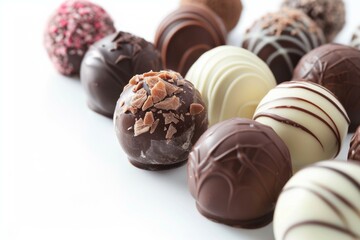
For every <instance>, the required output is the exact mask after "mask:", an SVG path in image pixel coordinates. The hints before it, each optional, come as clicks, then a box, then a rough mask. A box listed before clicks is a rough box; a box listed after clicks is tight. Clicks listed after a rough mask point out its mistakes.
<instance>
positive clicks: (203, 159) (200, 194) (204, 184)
mask: <svg viewBox="0 0 360 240" xmlns="http://www.w3.org/2000/svg"><path fill="white" fill-rule="evenodd" d="M291 175H292V172H291V160H290V154H289V150H288V149H287V147H286V145H285V143H284V142H283V141H282V140H281V138H280V137H279V136H278V135H277V134H276V133H275V132H274V131H273V130H272V129H271V128H270V127H268V126H265V125H263V124H261V123H258V122H255V121H253V120H249V119H241V118H233V119H229V120H226V121H223V122H220V123H218V124H216V125H214V126H212V127H210V128H209V129H208V130H207V131H206V132H205V133H204V134H203V135H202V136H201V138H200V139H199V140H198V141H197V143H196V144H195V146H194V148H193V150H192V151H191V153H190V155H189V161H188V184H189V189H190V192H191V194H192V196H193V197H194V198H195V200H196V206H197V208H198V210H199V212H200V213H201V214H203V215H204V216H205V217H207V218H209V219H211V220H214V221H216V222H220V223H224V224H227V225H231V226H236V227H242V228H259V227H262V226H265V225H266V224H268V223H270V222H271V221H272V216H273V211H274V207H275V203H276V200H277V198H278V195H279V194H280V191H281V189H282V188H283V186H284V185H285V183H286V182H287V181H288V180H289V178H290V177H291Z"/></svg>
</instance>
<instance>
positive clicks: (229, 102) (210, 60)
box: [186, 46, 276, 125]
mask: <svg viewBox="0 0 360 240" xmlns="http://www.w3.org/2000/svg"><path fill="white" fill-rule="evenodd" d="M186 79H188V80H189V81H191V82H192V83H193V84H194V85H195V87H196V88H197V89H198V90H199V91H200V93H201V95H202V97H203V99H204V102H205V104H206V106H207V107H208V115H209V122H210V125H213V124H215V123H217V122H220V121H222V120H225V119H229V118H233V117H243V118H252V116H253V114H254V112H255V109H256V107H257V105H258V104H259V102H260V101H261V99H262V98H263V97H264V96H265V95H266V94H267V93H268V92H269V91H270V90H271V89H272V88H274V87H275V86H276V81H275V78H274V75H273V74H272V73H271V70H270V69H269V67H268V66H267V65H266V64H265V63H264V62H263V61H262V60H261V59H260V58H258V57H257V56H256V55H254V54H253V53H251V52H250V51H247V50H245V49H242V48H239V47H233V46H220V47H217V48H215V49H212V50H210V51H208V52H206V53H204V54H203V55H202V56H201V57H200V58H199V59H198V60H197V61H196V62H195V63H194V65H193V66H192V67H191V68H190V70H189V72H188V74H187V75H186Z"/></svg>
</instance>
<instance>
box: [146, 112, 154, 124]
mask: <svg viewBox="0 0 360 240" xmlns="http://www.w3.org/2000/svg"><path fill="white" fill-rule="evenodd" d="M154 121H155V120H154V115H153V113H152V112H146V113H145V117H144V124H145V125H152V124H153V123H154Z"/></svg>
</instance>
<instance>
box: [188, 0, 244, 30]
mask: <svg viewBox="0 0 360 240" xmlns="http://www.w3.org/2000/svg"><path fill="white" fill-rule="evenodd" d="M181 3H182V4H188V3H195V4H203V5H206V6H207V7H209V8H210V9H211V10H213V11H214V12H215V13H216V14H217V15H218V16H219V17H220V18H221V19H222V20H223V21H224V23H225V27H226V30H227V31H231V30H232V29H233V28H234V27H235V26H236V24H237V23H238V21H239V19H240V15H241V12H242V10H243V6H242V3H241V0H226V1H224V0H181Z"/></svg>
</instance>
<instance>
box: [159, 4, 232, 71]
mask: <svg viewBox="0 0 360 240" xmlns="http://www.w3.org/2000/svg"><path fill="white" fill-rule="evenodd" d="M225 39H226V29H225V25H224V23H223V22H222V21H221V19H220V18H219V17H218V16H217V15H216V14H215V13H214V12H213V11H211V10H210V9H209V8H207V7H206V6H202V5H195V4H187V5H183V6H181V7H179V8H178V9H177V10H176V11H174V12H172V13H170V14H169V15H168V16H167V17H166V18H165V19H164V20H163V21H162V22H161V23H160V25H159V27H158V29H157V31H156V35H155V46H156V48H157V49H159V51H160V52H161V57H162V60H163V63H164V67H165V69H171V70H174V71H177V72H179V73H180V74H181V75H183V76H185V75H186V73H187V71H188V70H189V68H190V67H191V65H192V64H193V63H194V62H195V61H196V60H197V59H198V58H199V57H200V56H201V55H202V54H203V53H204V52H206V51H208V50H210V49H212V48H215V47H217V46H220V45H224V44H225Z"/></svg>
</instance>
